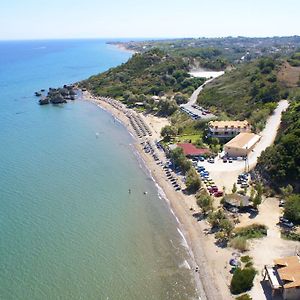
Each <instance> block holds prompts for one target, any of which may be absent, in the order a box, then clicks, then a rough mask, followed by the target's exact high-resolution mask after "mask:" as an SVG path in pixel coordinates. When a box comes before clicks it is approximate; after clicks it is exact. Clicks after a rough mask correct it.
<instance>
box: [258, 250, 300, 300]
mask: <svg viewBox="0 0 300 300" xmlns="http://www.w3.org/2000/svg"><path fill="white" fill-rule="evenodd" d="M266 278H267V279H268V281H269V283H270V286H271V288H272V296H273V297H275V296H277V295H278V296H279V295H281V296H282V298H283V299H284V300H299V299H300V257H299V255H296V256H288V257H283V258H278V259H274V266H265V269H264V279H266Z"/></svg>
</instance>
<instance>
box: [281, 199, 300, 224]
mask: <svg viewBox="0 0 300 300" xmlns="http://www.w3.org/2000/svg"><path fill="white" fill-rule="evenodd" d="M284 216H285V217H286V218H287V219H289V220H290V221H292V222H294V223H295V224H300V194H292V195H290V196H289V197H287V199H286V203H285V205H284Z"/></svg>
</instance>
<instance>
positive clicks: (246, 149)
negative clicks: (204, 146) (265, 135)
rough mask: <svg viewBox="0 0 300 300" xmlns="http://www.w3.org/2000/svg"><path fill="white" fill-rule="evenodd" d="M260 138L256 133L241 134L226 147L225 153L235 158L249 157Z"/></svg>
mask: <svg viewBox="0 0 300 300" xmlns="http://www.w3.org/2000/svg"><path fill="white" fill-rule="evenodd" d="M260 138H261V136H260V135H257V134H255V133H246V132H244V133H240V134H238V135H237V136H236V137H234V138H233V139H232V140H230V141H229V142H228V143H227V144H225V145H224V152H225V153H226V154H227V155H228V156H233V157H240V156H247V155H248V154H249V153H250V152H251V151H252V150H253V148H254V146H255V145H256V143H257V142H258V141H259V140H260Z"/></svg>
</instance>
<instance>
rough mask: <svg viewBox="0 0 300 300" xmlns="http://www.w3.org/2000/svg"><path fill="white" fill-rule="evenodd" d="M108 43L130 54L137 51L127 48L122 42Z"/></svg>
mask: <svg viewBox="0 0 300 300" xmlns="http://www.w3.org/2000/svg"><path fill="white" fill-rule="evenodd" d="M108 45H111V46H113V47H115V48H117V49H118V50H119V51H123V52H128V53H131V54H132V55H133V54H136V53H138V52H137V51H134V50H130V49H128V48H127V47H126V46H124V44H111V43H108Z"/></svg>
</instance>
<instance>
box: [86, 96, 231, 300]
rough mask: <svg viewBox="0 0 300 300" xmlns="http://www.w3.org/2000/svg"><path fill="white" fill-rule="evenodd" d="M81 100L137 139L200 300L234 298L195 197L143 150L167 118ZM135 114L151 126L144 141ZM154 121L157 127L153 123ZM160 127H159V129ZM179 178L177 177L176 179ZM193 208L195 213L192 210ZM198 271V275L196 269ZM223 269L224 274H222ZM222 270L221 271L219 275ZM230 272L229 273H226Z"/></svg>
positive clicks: (91, 99) (156, 137) (101, 101)
mask: <svg viewBox="0 0 300 300" xmlns="http://www.w3.org/2000/svg"><path fill="white" fill-rule="evenodd" d="M82 99H83V100H84V101H89V102H92V103H94V104H95V105H97V106H98V107H100V108H101V109H104V110H105V111H107V112H108V113H110V114H111V115H112V116H113V117H114V118H116V119H117V120H118V121H119V122H121V123H122V124H123V126H124V127H125V128H126V129H127V131H128V132H129V134H130V135H132V136H133V137H134V139H135V141H134V143H133V147H134V149H135V151H136V155H138V159H139V158H140V159H141V162H142V164H143V165H144V166H145V168H146V170H147V172H148V173H149V175H150V177H151V178H152V180H153V182H154V184H155V185H156V187H157V189H158V194H159V196H160V198H164V199H163V201H166V203H167V205H168V207H169V209H170V211H171V213H172V214H173V215H174V217H175V220H176V222H177V223H178V228H177V230H178V233H179V234H180V235H181V236H182V239H183V241H184V243H186V244H187V246H188V248H187V252H188V253H189V256H190V258H191V259H190V261H189V262H188V263H189V265H190V267H191V269H192V270H194V280H195V282H194V283H195V288H196V293H197V294H198V297H199V299H201V300H213V299H216V300H217V299H218V300H229V299H233V297H232V296H231V294H230V292H229V290H228V280H227V278H224V269H225V270H226V265H225V267H224V254H223V255H220V256H219V255H218V254H219V253H220V252H221V251H222V250H223V249H219V248H218V247H217V246H216V245H215V244H214V237H213V236H212V235H210V236H208V235H207V234H205V233H204V232H205V230H207V228H208V224H207V223H206V222H205V221H200V222H199V221H197V220H196V218H194V217H193V213H197V212H200V209H199V208H198V206H197V204H196V199H195V196H194V195H185V194H183V193H182V191H179V192H178V191H175V189H174V188H173V187H172V185H171V184H170V182H169V181H168V180H167V178H166V176H165V173H164V170H163V168H162V166H161V165H159V164H157V162H156V161H155V160H154V159H153V157H152V156H151V155H149V154H147V153H145V151H144V149H143V144H142V143H143V140H144V139H145V140H149V141H150V142H152V143H154V141H157V140H159V137H160V129H161V127H163V126H164V125H166V124H168V120H167V119H166V118H162V119H160V120H157V119H159V118H158V117H154V116H144V115H142V114H141V113H136V112H134V111H133V110H130V109H127V108H125V106H123V105H122V104H121V103H120V102H118V103H117V104H116V105H114V103H108V102H107V101H105V100H104V98H103V99H100V98H97V97H93V96H92V95H91V94H90V93H89V92H84V93H83V96H82ZM131 113H134V114H136V115H138V116H140V117H141V118H142V119H143V121H144V122H145V123H146V124H147V125H148V126H149V128H150V129H151V131H152V133H153V135H152V136H149V137H145V138H138V137H137V134H136V133H135V131H134V129H133V128H132V125H131V124H130V121H129V117H128V114H131ZM154 120H155V121H156V122H157V124H154ZM159 127H160V128H159ZM155 150H156V151H155V152H156V153H157V154H158V156H159V158H160V161H162V162H163V161H164V159H165V155H164V153H162V152H160V151H159V150H157V149H156V148H155ZM175 177H176V176H175ZM191 209H192V210H191ZM224 252H225V257H226V259H225V262H226V263H227V261H228V260H227V256H229V257H230V251H229V250H227V251H224ZM196 267H198V268H199V271H198V272H196V271H195V268H196ZM222 270H223V272H222ZM220 271H221V272H220ZM226 271H227V273H228V270H226Z"/></svg>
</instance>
